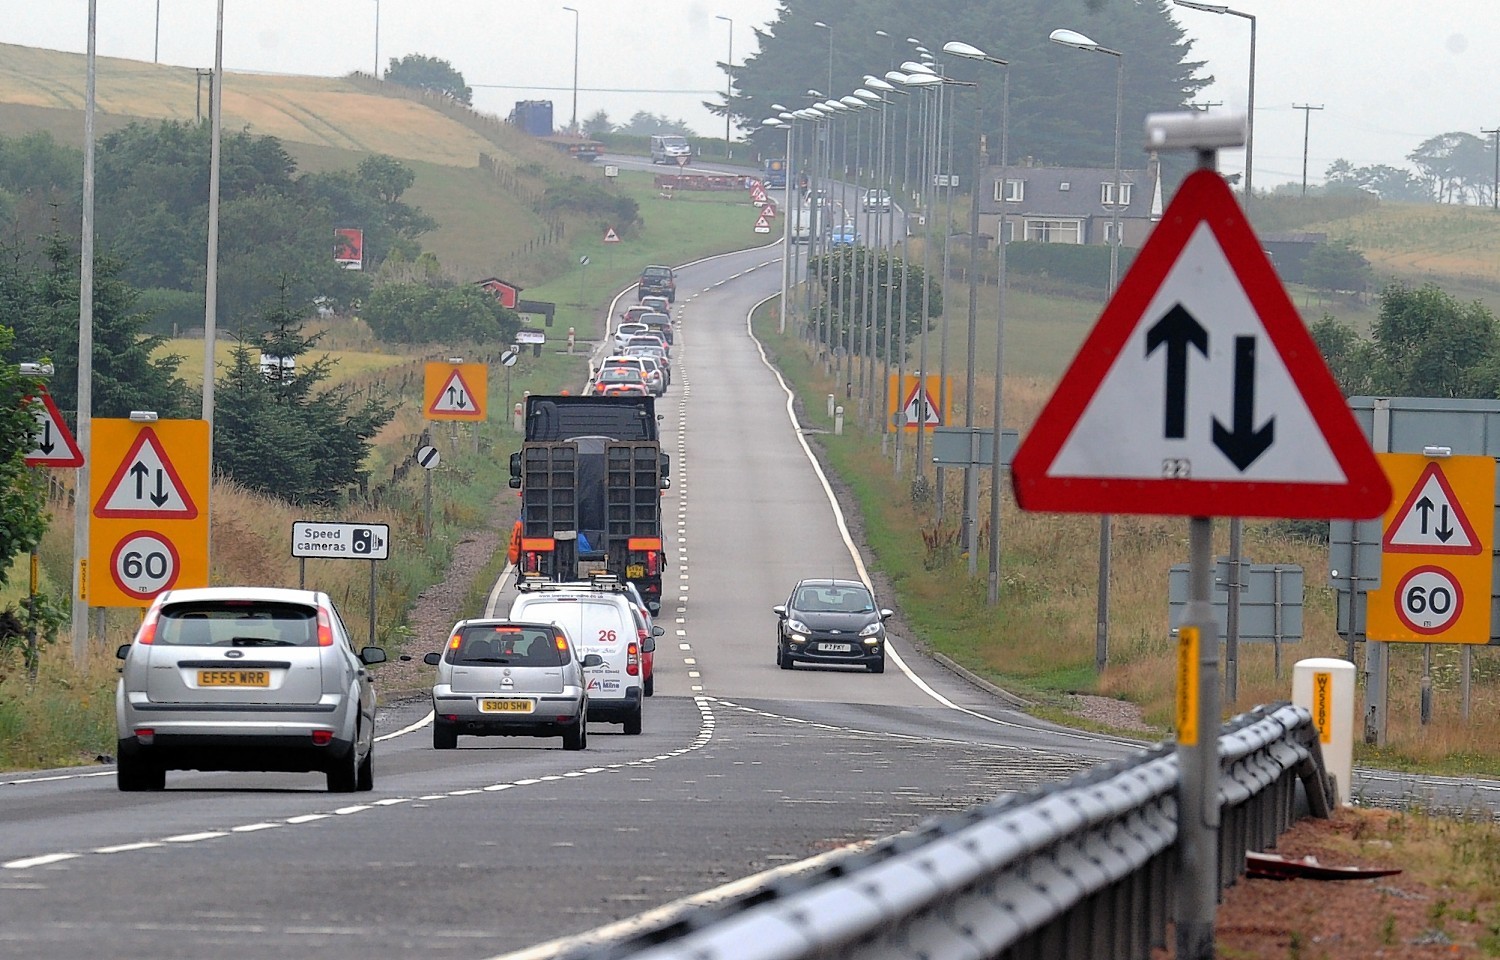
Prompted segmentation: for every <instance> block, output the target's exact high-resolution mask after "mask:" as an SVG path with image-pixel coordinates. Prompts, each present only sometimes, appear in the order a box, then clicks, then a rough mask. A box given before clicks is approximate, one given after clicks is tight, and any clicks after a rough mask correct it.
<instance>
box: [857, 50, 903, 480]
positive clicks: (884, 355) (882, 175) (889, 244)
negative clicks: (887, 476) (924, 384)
mask: <svg viewBox="0 0 1500 960" xmlns="http://www.w3.org/2000/svg"><path fill="white" fill-rule="evenodd" d="M875 32H876V33H878V34H881V35H882V36H884V35H885V34H884V31H881V30H877V31H875ZM865 86H866V87H868V88H870V89H871V90H873V91H874V92H875V95H876V96H878V97H880V172H879V175H878V176H877V178H876V179H877V182H878V183H879V184H880V189H881V190H883V191H885V199H886V202H885V205H884V207H883V208H882V209H881V210H879V211H877V212H876V214H875V242H876V246H883V248H885V283H884V284H883V286H884V287H885V313H884V317H885V343H884V347H883V349H882V350H881V368H880V406H879V408H878V410H877V411H876V417H877V419H879V420H880V452H881V453H882V454H883V453H885V452H886V438H887V437H889V436H890V433H891V422H890V418H889V417H888V416H887V415H886V414H887V411H889V410H890V408H891V320H892V313H893V311H892V309H891V305H892V297H893V295H894V293H895V288H896V282H895V279H896V278H895V276H894V274H893V273H892V267H893V265H894V263H893V259H894V258H893V255H894V254H895V252H896V200H895V193H896V190H895V183H894V182H893V180H894V177H893V174H894V170H893V167H894V166H895V164H894V163H893V162H892V161H891V158H890V150H889V148H888V147H887V143H886V132H885V130H886V127H885V121H886V113H887V110H886V108H887V107H889V106H890V105H891V103H892V101H891V100H889V99H887V98H886V97H885V94H887V93H897V92H898V91H897V90H896V88H895V87H893V86H892V85H891V84H890V82H889V81H887V80H882V79H881V78H880V77H876V76H867V77H865ZM882 214H884V220H885V231H884V233H885V236H884V240H883V243H882V237H881V229H880V224H881V219H882V216H881V215H882ZM871 394H872V396H871V400H872V401H873V400H874V397H873V394H874V391H873V390H871Z"/></svg>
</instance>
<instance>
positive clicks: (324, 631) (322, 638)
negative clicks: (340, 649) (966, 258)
mask: <svg viewBox="0 0 1500 960" xmlns="http://www.w3.org/2000/svg"><path fill="white" fill-rule="evenodd" d="M318 646H320V647H331V646H333V618H332V617H330V616H328V611H327V610H325V609H324V608H322V607H319V608H318Z"/></svg>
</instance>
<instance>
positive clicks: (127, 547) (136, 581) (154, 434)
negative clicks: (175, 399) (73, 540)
mask: <svg viewBox="0 0 1500 960" xmlns="http://www.w3.org/2000/svg"><path fill="white" fill-rule="evenodd" d="M208 442H209V441H208V423H207V421H204V420H159V421H155V422H136V421H133V420H112V419H98V420H95V421H94V422H93V424H92V430H91V434H90V440H89V445H90V451H89V462H90V463H91V464H93V466H94V469H93V470H92V471H91V472H90V474H89V503H90V511H91V513H92V517H91V519H90V521H89V556H91V557H93V558H94V562H93V563H91V564H89V565H88V568H87V569H88V576H89V580H88V587H87V590H88V599H89V604H90V605H91V606H95V607H144V606H148V605H150V603H151V601H152V600H153V599H155V597H156V595H157V594H159V593H161V592H162V591H163V590H170V589H173V588H177V587H206V586H208Z"/></svg>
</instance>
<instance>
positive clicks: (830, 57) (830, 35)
mask: <svg viewBox="0 0 1500 960" xmlns="http://www.w3.org/2000/svg"><path fill="white" fill-rule="evenodd" d="M813 26H815V27H817V28H818V29H820V30H827V31H828V89H830V90H832V89H833V28H832V27H830V26H829V25H828V24H826V23H824V22H823V21H822V20H814V21H813Z"/></svg>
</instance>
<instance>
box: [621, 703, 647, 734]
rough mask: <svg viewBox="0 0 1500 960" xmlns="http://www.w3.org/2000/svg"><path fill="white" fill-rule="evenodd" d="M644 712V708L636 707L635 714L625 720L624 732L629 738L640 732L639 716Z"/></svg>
mask: <svg viewBox="0 0 1500 960" xmlns="http://www.w3.org/2000/svg"><path fill="white" fill-rule="evenodd" d="M644 712H645V710H644V708H642V707H636V708H635V713H633V714H631V715H630V716H628V717H626V718H625V732H626V733H627V734H629V735H630V736H635V735H636V734H638V733H640V732H641V715H642V714H643V713H644Z"/></svg>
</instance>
